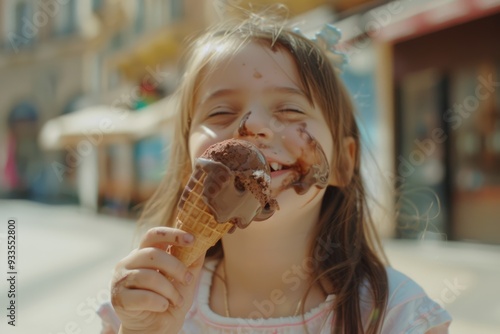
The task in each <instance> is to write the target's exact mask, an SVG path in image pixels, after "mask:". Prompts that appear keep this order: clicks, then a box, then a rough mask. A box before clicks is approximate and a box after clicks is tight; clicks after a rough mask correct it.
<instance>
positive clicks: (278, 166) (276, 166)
mask: <svg viewBox="0 0 500 334" xmlns="http://www.w3.org/2000/svg"><path fill="white" fill-rule="evenodd" d="M269 165H271V168H272V169H273V170H275V171H276V170H280V169H281V168H280V164H279V163H277V162H271V163H270V164H269Z"/></svg>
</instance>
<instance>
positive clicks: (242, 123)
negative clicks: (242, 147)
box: [238, 111, 253, 137]
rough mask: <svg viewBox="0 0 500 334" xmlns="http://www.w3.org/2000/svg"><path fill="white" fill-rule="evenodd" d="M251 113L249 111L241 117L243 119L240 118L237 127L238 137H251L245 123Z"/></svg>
mask: <svg viewBox="0 0 500 334" xmlns="http://www.w3.org/2000/svg"><path fill="white" fill-rule="evenodd" d="M251 113H252V112H251V111H249V112H247V113H246V114H245V115H243V117H242V118H241V121H240V124H239V125H238V134H239V135H240V137H248V136H252V135H253V134H252V133H251V132H250V131H248V129H247V126H246V122H247V120H248V118H249V117H250V114H251Z"/></svg>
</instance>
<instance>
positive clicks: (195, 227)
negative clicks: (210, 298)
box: [171, 170, 233, 266]
mask: <svg viewBox="0 0 500 334" xmlns="http://www.w3.org/2000/svg"><path fill="white" fill-rule="evenodd" d="M206 176H207V174H206V173H205V172H203V171H202V170H198V173H196V174H194V175H192V176H191V178H190V180H189V183H188V186H187V187H186V190H185V191H184V193H183V195H182V200H181V203H182V204H181V205H180V207H179V212H178V214H177V222H176V227H177V228H179V229H181V230H183V231H186V232H188V233H191V234H192V235H193V236H194V237H195V241H194V245H193V246H192V247H180V246H173V247H172V249H171V254H172V255H174V256H175V257H177V258H178V259H179V260H181V261H182V262H183V263H184V264H185V265H186V266H190V265H191V264H192V263H193V262H194V261H195V260H196V259H198V258H199V257H200V256H201V255H202V254H204V253H205V252H206V251H207V250H208V249H209V248H210V247H212V246H213V245H215V243H216V242H217V241H218V240H219V239H220V238H222V236H223V235H224V234H225V233H227V232H228V231H229V230H230V229H231V227H232V226H233V224H232V223H230V222H226V223H218V222H217V221H216V220H215V218H214V217H213V215H212V213H211V210H210V208H209V207H208V206H207V205H206V204H205V202H204V200H203V197H202V195H203V187H204V181H205V178H206ZM188 189H190V191H188Z"/></svg>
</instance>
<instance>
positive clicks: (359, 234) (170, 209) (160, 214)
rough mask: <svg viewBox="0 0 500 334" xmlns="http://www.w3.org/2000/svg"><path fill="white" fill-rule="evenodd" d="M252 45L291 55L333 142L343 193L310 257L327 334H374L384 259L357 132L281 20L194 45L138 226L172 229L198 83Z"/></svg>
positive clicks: (311, 54) (311, 48)
mask: <svg viewBox="0 0 500 334" xmlns="http://www.w3.org/2000/svg"><path fill="white" fill-rule="evenodd" d="M250 42H257V43H260V44H262V45H265V46H267V47H269V48H270V49H273V50H275V49H277V48H279V49H280V50H285V51H286V52H288V53H289V54H290V55H291V56H292V58H293V59H294V61H295V63H296V65H297V67H298V69H299V71H298V72H299V76H300V80H301V83H302V86H303V87H304V90H305V93H306V95H307V97H308V99H309V100H310V101H311V102H312V103H314V104H315V105H317V106H318V107H319V108H320V109H321V110H322V111H323V114H324V117H325V120H326V122H327V124H328V126H329V128H330V131H331V133H332V136H333V143H334V151H335V152H339V154H337V155H336V156H335V158H334V161H333V162H332V166H331V170H332V171H333V172H335V173H338V174H337V177H338V179H339V180H341V181H342V184H343V186H341V187H333V186H328V187H327V189H326V192H325V195H324V197H323V201H322V208H321V215H320V220H319V221H318V223H317V225H316V226H315V229H314V235H313V238H312V242H311V244H310V245H311V246H310V256H311V258H313V259H321V261H314V264H315V268H314V269H315V270H314V273H313V278H314V282H313V284H314V283H318V282H320V281H321V280H326V281H327V282H328V283H329V284H328V286H329V287H331V288H330V291H327V293H330V294H335V299H334V302H333V304H332V311H333V312H334V314H335V316H334V323H333V324H331V326H332V333H349V334H354V333H377V332H378V331H379V330H380V328H381V324H382V321H383V314H384V310H385V308H386V304H387V294H388V287H387V275H386V271H385V267H384V261H386V258H385V255H384V254H383V251H382V247H381V246H380V241H379V239H378V237H377V235H376V232H375V229H374V225H373V221H372V219H371V216H370V213H369V210H368V207H367V202H366V193H365V188H364V185H363V180H362V177H361V171H360V145H361V143H360V133H359V129H358V126H357V124H356V118H355V111H354V107H353V103H352V101H351V98H350V96H349V94H348V92H347V90H346V88H345V87H344V85H343V84H342V82H341V81H340V80H339V78H338V76H337V74H336V73H335V71H334V68H333V66H332V64H331V63H330V62H329V60H328V58H327V57H326V55H325V54H324V53H323V51H322V50H321V49H320V48H319V47H318V46H317V45H316V44H314V43H312V42H311V41H310V40H309V39H307V38H305V37H303V36H301V35H298V34H295V33H293V32H292V31H290V30H287V29H285V28H284V25H283V23H282V20H278V21H277V20H276V18H275V17H267V18H266V17H263V16H260V15H255V14H251V15H250V17H249V18H248V19H246V20H243V21H242V20H241V19H240V20H236V21H232V22H227V23H225V24H223V25H219V26H217V27H215V28H214V29H211V30H209V31H207V32H206V33H205V34H204V35H202V36H201V37H200V38H198V39H197V40H196V41H195V42H194V43H192V45H191V47H190V49H189V52H188V58H187V62H186V68H185V74H184V77H183V80H182V82H181V84H180V86H179V89H178V91H177V92H176V95H175V98H176V101H177V103H178V106H177V107H178V114H177V118H176V124H175V133H174V138H173V141H172V144H171V147H170V157H169V161H168V166H167V170H166V175H165V177H164V179H163V182H162V183H161V184H160V186H159V187H158V189H157V191H156V193H155V194H154V196H153V197H152V198H151V200H150V201H149V202H148V203H147V205H146V207H145V210H144V212H143V214H142V216H141V219H140V220H141V222H142V223H143V224H144V226H146V227H151V226H157V225H167V226H173V225H174V224H175V216H176V205H177V202H178V200H179V197H180V195H181V192H182V190H183V188H184V185H185V182H186V181H187V179H188V177H189V175H190V174H191V161H190V159H189V149H188V138H189V131H190V121H191V118H192V115H193V111H194V97H195V95H196V90H197V88H198V87H199V83H200V80H203V76H204V74H206V73H205V71H206V70H207V68H210V67H211V66H207V65H209V64H214V63H216V62H217V59H219V57H224V56H227V51H220V50H228V49H231V50H232V51H231V52H233V53H235V52H236V50H238V49H239V48H240V47H242V46H244V45H245V44H246V43H250ZM221 46H225V47H221ZM227 46H230V48H228V47H227ZM347 137H352V138H353V139H354V140H355V142H356V152H355V164H354V171H353V173H352V175H351V173H349V175H347V173H344V172H343V171H345V170H347V169H348V168H345V166H346V164H348V163H349V162H348V158H347V157H346V156H345V154H346V153H345V149H344V147H343V143H344V140H343V139H344V138H347ZM342 152H344V153H342ZM325 244H326V245H327V247H325ZM207 256H212V257H220V256H223V253H222V249H221V244H220V243H218V244H217V245H216V246H214V247H213V249H211V250H210V251H209V252H208V253H207ZM363 286H367V287H368V288H369V291H370V292H371V294H370V296H371V298H370V300H368V301H366V300H363V301H362V300H360V290H361V289H362V288H363ZM304 298H305V297H304ZM361 303H370V304H371V309H372V312H371V314H370V318H369V319H362V316H361V310H360V306H361ZM303 311H304V310H303Z"/></svg>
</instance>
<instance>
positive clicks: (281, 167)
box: [269, 161, 294, 176]
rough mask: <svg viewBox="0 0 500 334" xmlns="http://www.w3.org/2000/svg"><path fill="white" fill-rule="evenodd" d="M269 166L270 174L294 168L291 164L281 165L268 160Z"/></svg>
mask: <svg viewBox="0 0 500 334" xmlns="http://www.w3.org/2000/svg"><path fill="white" fill-rule="evenodd" d="M269 168H270V169H271V175H272V176H277V175H281V174H283V173H285V172H287V171H289V170H291V169H294V166H293V165H283V164H280V163H279V162H274V161H273V162H270V163H269Z"/></svg>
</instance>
